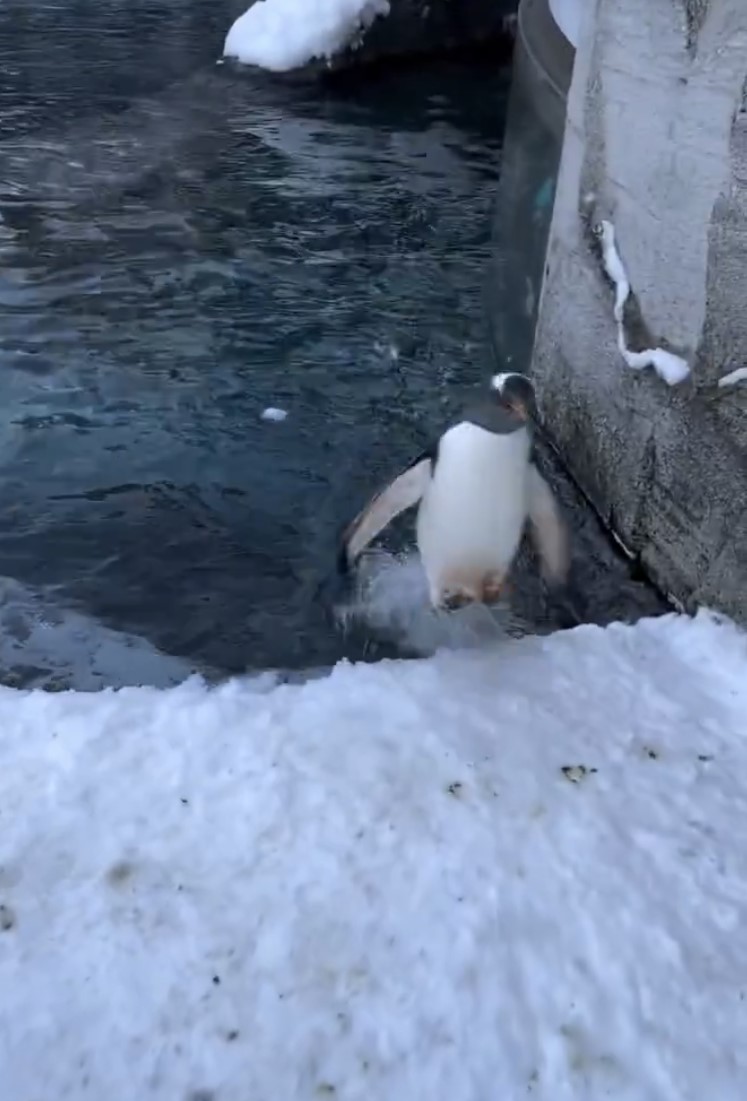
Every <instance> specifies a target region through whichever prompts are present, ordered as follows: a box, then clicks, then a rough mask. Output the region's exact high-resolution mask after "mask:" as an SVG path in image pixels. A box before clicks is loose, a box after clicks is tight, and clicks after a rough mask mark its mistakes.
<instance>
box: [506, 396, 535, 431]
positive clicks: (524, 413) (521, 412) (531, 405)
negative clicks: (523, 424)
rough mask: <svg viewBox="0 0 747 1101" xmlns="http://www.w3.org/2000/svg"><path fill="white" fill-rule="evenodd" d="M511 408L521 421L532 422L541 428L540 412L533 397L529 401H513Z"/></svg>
mask: <svg viewBox="0 0 747 1101" xmlns="http://www.w3.org/2000/svg"><path fill="white" fill-rule="evenodd" d="M511 408H512V409H513V411H514V413H516V416H517V417H519V418H520V419H521V420H523V421H531V422H532V424H535V425H537V427H539V410H538V409H537V403H536V401H535V400H534V398H533V397H532V398H529V399H528V400H521V401H519V400H517V401H513V402H511Z"/></svg>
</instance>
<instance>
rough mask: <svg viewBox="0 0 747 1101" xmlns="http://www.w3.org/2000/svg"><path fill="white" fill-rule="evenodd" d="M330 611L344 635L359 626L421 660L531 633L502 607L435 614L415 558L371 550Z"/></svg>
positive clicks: (511, 613) (474, 606)
mask: <svg viewBox="0 0 747 1101" xmlns="http://www.w3.org/2000/svg"><path fill="white" fill-rule="evenodd" d="M335 611H336V618H337V621H338V623H339V624H340V626H341V627H342V628H343V630H347V629H350V628H352V627H353V626H363V627H364V628H366V629H367V630H369V631H371V632H372V633H373V634H374V635H377V636H384V637H386V638H389V639H391V640H392V641H393V642H394V643H395V644H396V645H397V646H399V647H401V648H402V649H403V650H406V651H410V652H411V653H412V654H414V655H417V656H422V657H425V656H427V655H429V654H433V653H435V652H436V651H437V650H444V649H448V650H454V649H466V648H471V647H482V646H488V645H493V644H495V643H498V642H501V641H504V640H506V639H508V638H519V637H521V636H522V635H525V634H527V633H529V631H530V627H529V625H528V624H527V623H526V621H524V620H523V619H522V618H521V617H520V616H518V615H517V614H516V613H515V612H514V611H513V610H512V609H511V607H510V606H509V605H508V604H505V603H501V604H498V605H496V606H495V607H493V608H487V607H485V606H484V605H476V604H475V605H471V606H468V607H465V608H461V609H459V610H458V611H454V612H440V611H436V610H435V609H434V608H433V607H432V606H431V604H430V601H429V599H428V585H427V582H426V578H425V574H424V572H423V567H422V564H421V561H420V558H419V556H418V555H417V554H414V553H408V554H404V555H399V556H395V555H392V554H389V553H387V552H385V551H382V550H376V551H372V552H370V553H369V554H366V555H364V556H363V557H362V558H361V560H360V563H359V565H358V569H357V573H356V578H355V584H354V588H353V591H352V593H351V594H350V596H349V597H348V598H347V599H345V600H344V601H341V602H338V604H337V605H336V609H335Z"/></svg>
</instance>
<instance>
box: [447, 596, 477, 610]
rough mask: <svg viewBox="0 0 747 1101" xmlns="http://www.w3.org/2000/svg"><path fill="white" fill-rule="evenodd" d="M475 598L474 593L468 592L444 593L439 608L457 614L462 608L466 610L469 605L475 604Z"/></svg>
mask: <svg viewBox="0 0 747 1101" xmlns="http://www.w3.org/2000/svg"><path fill="white" fill-rule="evenodd" d="M474 602H475V598H474V596H473V595H472V593H466V592H461V591H457V592H453V593H443V595H442V596H441V599H440V600H439V607H440V608H443V610H444V611H445V612H456V611H458V610H459V609H460V608H466V607H467V605H468V604H474Z"/></svg>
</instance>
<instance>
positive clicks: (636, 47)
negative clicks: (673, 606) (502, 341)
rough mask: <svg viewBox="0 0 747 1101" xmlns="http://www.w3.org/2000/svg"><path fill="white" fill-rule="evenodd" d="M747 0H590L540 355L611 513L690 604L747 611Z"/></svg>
mask: <svg viewBox="0 0 747 1101" xmlns="http://www.w3.org/2000/svg"><path fill="white" fill-rule="evenodd" d="M602 218H607V219H609V220H611V221H612V222H613V224H614V226H615V229H616V233H617V239H618V246H619V250H620V253H621V256H622V259H623V261H624V263H625V265H626V267H627V271H628V275H629V278H630V283H631V286H632V288H633V291H634V292H635V295H636V301H637V305H638V306H639V307H640V316H639V321H640V324H639V326H638V330H639V345H638V346H639V347H645V346H650V345H651V344H652V343H653V344H654V345H661V346H668V347H670V348H671V349H672V350H674V351H676V352H677V353H678V354H682V355H684V356H686V358H687V359H688V360H689V361H690V363H691V365H692V374H691V376H690V378H689V379H688V380H687V381H686V382H684V383H682V384H681V385H680V386H677V387H673V388H670V387H669V386H667V384H666V383H664V382H663V381H661V380H660V379H659V378H658V377H657V376H656V375H655V374H654V373H653V371H652V370H651V369H650V368H646V369H645V370H644V371H642V372H635V371H633V370H631V368H629V367H628V366H627V365H626V364H625V362H624V361H623V359H622V357H621V355H620V353H619V351H618V348H617V343H616V328H615V323H614V321H613V314H612V307H613V297H614V296H613V291H612V288H611V285H610V284H609V282H608V280H607V279H606V277H605V275H604V273H603V269H602V264H601V258H600V253H599V248H598V241H597V239H596V237H595V236H594V232H593V229H594V226H595V225H597V224H598V222H599V220H600V219H602ZM739 366H747V3H746V2H745V0H586V4H585V10H584V14H583V19H582V21H581V24H580V26H579V40H578V48H577V52H576V60H575V66H574V73H573V81H572V85H571V91H570V95H569V99H568V112H567V120H566V129H565V138H564V146H563V156H562V160H561V168H560V175H559V179H558V185H557V192H556V200H555V206H554V212H553V220H552V225H551V230H550V239H549V245H548V252H547V264H546V269H545V278H544V281H543V289H542V296H541V301H540V310H539V319H538V327H537V334H536V340H535V347H534V355H533V362H532V369H533V372H534V375H535V377H536V378H537V380H538V387H539V390H540V393H541V394H542V395H543V405H544V409H545V414H546V418H547V421H548V424H549V427H550V429H551V432H552V435H553V436H554V439H555V441H556V443H557V445H558V446H559V449H560V451H561V453H562V454H563V456H564V458H565V460H566V462H567V463H568V465H569V467H570V469H571V472H572V474H573V475H574V477H575V478H576V479H577V481H578V482H579V484H580V485H581V487H582V488H583V489H584V491H585V492H586V493H587V494H588V496H589V497H590V499H591V500H592V501H593V503H594V504H595V505H596V507H597V509H598V510H599V512H600V514H601V515H602V517H603V518H604V519H605V521H606V522H607V523H608V524H609V525H610V526H611V528H612V529H613V530H614V531H615V532H616V533H617V534H618V535H619V536H620V538H621V539H622V541H623V543H624V544H625V545H626V546H627V547H628V549H629V550H630V551H631V552H633V553H635V554H637V555H639V556H640V559H641V562H642V564H643V566H644V567H645V568H646V570H647V571H648V572H649V573H650V575H651V576H652V577H653V578H654V579H655V580H656V581H657V582H658V583H659V584H660V585H661V586H662V587H663V588H664V589H665V590H666V591H667V592H669V593H670V594H671V595H672V596H674V597H675V598H676V599H678V600H679V601H680V602H682V603H683V604H685V606H688V607H692V606H694V605H695V604H697V603H705V604H710V605H712V606H716V607H720V608H722V609H723V610H725V611H727V612H728V613H730V614H732V615H735V616H737V617H738V618H741V619H742V620H744V621H747V383H741V384H740V385H739V386H736V387H732V388H729V389H720V388H718V387H717V381H718V379H719V378H720V377H721V376H723V375H725V374H726V373H727V372H729V371H731V370H733V369H734V368H735V367H739Z"/></svg>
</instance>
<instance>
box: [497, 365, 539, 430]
mask: <svg viewBox="0 0 747 1101" xmlns="http://www.w3.org/2000/svg"><path fill="white" fill-rule="evenodd" d="M490 388H491V390H492V391H493V392H494V394H495V397H496V398H497V400H498V402H499V403H500V404H501V405H503V406H505V408H506V409H510V411H511V412H512V413H513V414H514V416H516V417H518V418H519V420H522V421H527V420H531V421H536V420H537V415H538V414H537V398H536V396H535V393H534V384H533V382H532V380H531V379H530V378H527V376H526V375H520V374H518V373H517V372H508V373H506V374H502V375H493V377H492V379H491V380H490Z"/></svg>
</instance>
